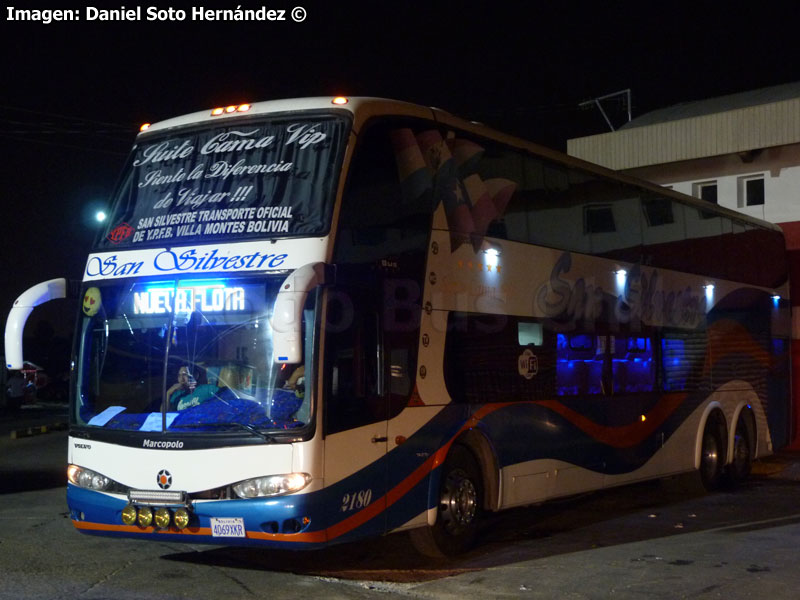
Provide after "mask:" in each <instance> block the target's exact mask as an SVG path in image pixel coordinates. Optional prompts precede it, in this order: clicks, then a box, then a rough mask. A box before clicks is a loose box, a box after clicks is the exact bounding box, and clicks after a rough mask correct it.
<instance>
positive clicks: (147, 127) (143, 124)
mask: <svg viewBox="0 0 800 600" xmlns="http://www.w3.org/2000/svg"><path fill="white" fill-rule="evenodd" d="M151 125H152V123H142V126H141V127H139V131H147V130H148V129H150V126H151Z"/></svg>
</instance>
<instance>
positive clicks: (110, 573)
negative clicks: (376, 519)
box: [0, 405, 800, 600]
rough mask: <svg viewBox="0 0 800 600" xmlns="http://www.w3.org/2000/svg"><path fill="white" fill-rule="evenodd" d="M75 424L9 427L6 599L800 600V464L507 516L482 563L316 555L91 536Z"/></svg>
mask: <svg viewBox="0 0 800 600" xmlns="http://www.w3.org/2000/svg"><path fill="white" fill-rule="evenodd" d="M65 421H66V408H65V407H63V406H42V405H34V406H31V407H27V408H25V409H23V410H22V411H21V413H20V414H19V415H18V416H16V417H14V418H10V417H7V416H0V479H2V482H3V486H2V488H0V529H2V535H0V598H14V599H17V598H65V599H66V598H74V597H79V598H87V599H88V598H91V599H97V598H131V599H133V598H136V599H137V600H139V599H142V598H146V599H150V598H152V599H159V600H160V599H167V598H169V599H171V598H196V599H198V600H204V599H206V598H208V599H211V598H220V597H225V598H231V599H233V598H269V599H270V600H275V599H278V598H308V597H324V598H326V599H327V598H348V599H349V598H370V597H373V596H380V597H382V598H386V597H390V598H423V599H425V598H435V599H440V598H441V599H450V598H453V599H456V598H457V599H459V600H463V599H464V598H548V599H549V598H559V599H562V598H564V599H601V598H624V599H642V598H646V599H648V600H649V599H651V598H655V599H660V598H664V599H673V598H702V599H706V598H708V599H711V598H723V599H726V600H728V599H732V600H737V599H745V598H747V599H748V600H749V599H751V598H770V600H784V599H786V600H789V599H792V600H793V599H794V598H797V597H800V594H798V592H797V590H800V569H798V566H800V559H798V548H800V453H797V452H782V453H780V454H778V455H776V456H774V457H770V458H769V459H767V460H763V461H759V462H758V463H757V464H756V465H755V469H754V476H753V478H752V479H751V481H749V482H748V483H747V484H746V485H745V486H743V487H742V489H740V490H736V491H729V490H726V491H722V492H719V493H715V494H708V495H703V494H698V493H697V492H691V491H688V492H687V491H686V490H685V489H682V487H681V485H680V482H671V483H668V484H664V483H660V482H650V483H645V484H639V485H636V486H630V487H627V488H620V489H617V490H608V491H603V492H598V493H595V494H588V495H586V496H583V497H580V498H574V499H570V500H568V501H564V502H560V503H551V504H546V505H543V506H540V507H535V508H528V509H516V510H511V511H506V512H504V513H501V514H499V515H496V516H493V517H491V518H490V519H489V520H488V521H487V522H486V526H485V531H484V532H483V536H482V541H481V544H480V545H479V546H478V547H477V548H476V549H475V550H474V551H472V552H471V553H469V554H468V555H466V556H463V557H460V558H459V559H457V560H452V561H440V562H436V561H430V560H427V559H424V558H421V557H419V556H417V555H416V554H415V553H414V551H413V549H412V548H411V546H410V544H409V542H408V541H407V539H406V537H405V536H403V535H394V536H388V537H386V538H381V539H377V540H369V541H367V542H363V543H359V544H350V545H344V546H337V547H332V548H330V549H327V550H323V551H319V552H313V553H286V552H268V551H262V550H257V549H249V548H228V547H214V546H211V547H209V546H199V545H189V544H157V543H145V542H141V541H136V540H107V539H104V538H95V537H88V536H82V535H79V534H77V533H76V532H75V531H74V529H73V527H72V526H71V524H70V522H69V520H68V519H66V507H65V505H64V464H65V462H66V431H63V430H59V427H58V426H59V424H61V423H64V422H65ZM53 425H55V426H56V427H52V426H53ZM42 426H47V427H45V431H48V432H49V433H44V434H42V433H38V432H39V431H41V427H42ZM37 428H38V429H37ZM29 430H30V431H33V432H35V433H37V435H27V432H28V431H29ZM12 433H13V434H15V435H17V436H19V437H15V438H12V437H11V435H12ZM23 433H24V434H25V435H24V436H23ZM120 565H127V566H126V568H120ZM65 574H66V576H65Z"/></svg>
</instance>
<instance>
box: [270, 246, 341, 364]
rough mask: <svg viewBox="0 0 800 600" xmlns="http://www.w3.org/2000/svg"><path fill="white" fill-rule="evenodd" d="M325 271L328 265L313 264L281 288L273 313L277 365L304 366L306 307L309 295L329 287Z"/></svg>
mask: <svg viewBox="0 0 800 600" xmlns="http://www.w3.org/2000/svg"><path fill="white" fill-rule="evenodd" d="M325 267H326V266H325V263H321V262H316V263H309V264H307V265H304V266H302V267H300V268H299V269H297V270H296V271H293V272H292V273H291V274H290V275H289V276H288V277H287V278H286V279H285V280H284V282H283V283H282V284H281V289H280V290H279V291H278V295H277V296H276V297H275V309H274V311H273V313H272V357H273V361H274V362H275V363H278V364H297V363H300V362H303V307H304V306H305V304H306V298H308V293H309V292H310V291H311V290H313V289H314V288H315V287H317V286H318V285H322V284H323V283H326V268H325ZM329 278H330V277H329Z"/></svg>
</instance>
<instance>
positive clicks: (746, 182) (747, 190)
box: [739, 175, 764, 208]
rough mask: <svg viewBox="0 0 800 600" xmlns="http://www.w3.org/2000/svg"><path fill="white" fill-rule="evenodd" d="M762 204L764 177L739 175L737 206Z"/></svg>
mask: <svg viewBox="0 0 800 600" xmlns="http://www.w3.org/2000/svg"><path fill="white" fill-rule="evenodd" d="M763 204H764V177H763V176H762V175H759V176H757V177H741V178H740V179H739V207H740V208H741V207H743V206H762V205H763Z"/></svg>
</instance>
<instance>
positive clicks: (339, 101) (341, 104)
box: [331, 96, 350, 106]
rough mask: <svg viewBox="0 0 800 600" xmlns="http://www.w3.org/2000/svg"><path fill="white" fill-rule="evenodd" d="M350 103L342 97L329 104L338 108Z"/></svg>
mask: <svg viewBox="0 0 800 600" xmlns="http://www.w3.org/2000/svg"><path fill="white" fill-rule="evenodd" d="M348 102H350V99H349V98H345V97H344V96H336V98H334V99H333V100H331V104H336V105H338V106H343V105H345V104H347V103H348Z"/></svg>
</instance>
